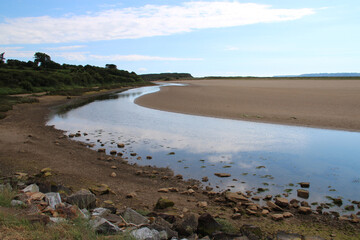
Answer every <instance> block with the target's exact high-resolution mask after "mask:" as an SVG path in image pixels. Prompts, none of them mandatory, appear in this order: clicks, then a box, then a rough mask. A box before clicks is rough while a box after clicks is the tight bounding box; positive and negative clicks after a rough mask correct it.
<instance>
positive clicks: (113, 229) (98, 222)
mask: <svg viewBox="0 0 360 240" xmlns="http://www.w3.org/2000/svg"><path fill="white" fill-rule="evenodd" d="M90 225H91V226H92V228H93V229H94V230H95V232H96V233H100V234H109V233H110V234H111V233H117V232H120V231H121V230H120V228H119V227H117V226H115V225H114V224H112V223H111V222H109V221H107V220H106V219H104V218H99V217H97V218H95V219H93V220H91V221H90Z"/></svg>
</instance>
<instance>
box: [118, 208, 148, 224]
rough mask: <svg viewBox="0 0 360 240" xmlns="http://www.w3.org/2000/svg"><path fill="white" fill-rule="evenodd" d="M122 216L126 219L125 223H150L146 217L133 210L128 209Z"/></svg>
mask: <svg viewBox="0 0 360 240" xmlns="http://www.w3.org/2000/svg"><path fill="white" fill-rule="evenodd" d="M122 216H123V217H124V219H125V221H126V222H128V223H133V224H136V225H140V224H147V223H149V220H148V219H147V218H146V217H144V216H143V215H141V214H140V213H138V212H136V211H134V210H132V209H131V208H126V209H125V211H124V212H123V214H122Z"/></svg>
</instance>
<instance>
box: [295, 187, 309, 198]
mask: <svg viewBox="0 0 360 240" xmlns="http://www.w3.org/2000/svg"><path fill="white" fill-rule="evenodd" d="M297 196H298V197H300V198H305V199H308V198H309V191H307V190H304V189H298V190H297Z"/></svg>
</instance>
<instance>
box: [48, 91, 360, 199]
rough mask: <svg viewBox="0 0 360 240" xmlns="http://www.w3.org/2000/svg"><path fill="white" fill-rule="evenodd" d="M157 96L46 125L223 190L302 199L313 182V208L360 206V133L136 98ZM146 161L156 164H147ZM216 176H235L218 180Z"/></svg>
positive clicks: (80, 111) (120, 101)
mask: <svg viewBox="0 0 360 240" xmlns="http://www.w3.org/2000/svg"><path fill="white" fill-rule="evenodd" d="M174 87H184V86H181V85H177V86H174ZM158 90H159V87H158V86H154V87H144V88H138V89H132V90H129V91H126V92H122V93H118V94H117V95H116V98H114V97H112V99H107V100H102V101H100V100H97V101H94V102H92V103H89V104H87V105H85V106H82V107H80V108H77V109H73V110H71V111H70V112H68V113H67V114H66V115H57V116H54V117H53V118H52V119H51V120H50V121H49V122H48V124H49V125H55V126H56V128H59V129H63V130H66V131H68V132H76V131H79V130H80V131H81V132H87V133H88V134H89V135H88V136H86V137H84V136H82V137H80V138H77V139H78V140H80V141H86V139H90V141H86V142H88V143H93V144H95V147H94V148H95V149H96V148H100V147H102V146H101V144H104V145H105V147H106V149H107V151H108V152H109V151H110V150H112V149H116V150H118V151H119V149H118V148H117V145H116V143H118V142H123V143H125V144H127V145H126V148H125V149H124V150H122V151H123V153H124V157H128V160H129V161H130V162H136V163H137V164H142V165H156V166H159V167H170V168H171V169H173V170H174V172H175V173H176V174H182V175H183V176H184V177H186V178H195V179H198V180H201V178H202V177H204V176H207V177H208V178H209V182H208V183H206V184H209V185H211V186H213V187H214V188H215V189H218V190H219V191H220V190H224V189H231V190H232V191H245V190H252V191H254V192H255V193H256V192H257V191H258V189H259V188H263V190H265V192H264V193H262V195H266V194H276V193H283V192H284V190H285V189H287V192H288V194H289V195H290V198H297V196H296V189H299V188H300V187H299V185H298V184H297V183H298V182H303V181H309V182H310V183H311V187H310V189H309V190H310V199H308V201H309V202H325V201H328V200H327V199H326V196H332V197H338V196H342V197H344V203H345V202H346V201H348V200H360V196H359V190H360V184H359V181H358V180H359V178H360V174H359V173H360V171H359V170H360V161H359V158H360V134H359V133H354V132H344V131H333V130H323V129H312V128H303V127H292V126H282V125H274V124H264V123H253V122H244V121H235V120H227V119H216V118H209V117H199V116H192V115H185V114H177V113H170V112H164V111H158V110H153V109H148V108H144V107H141V106H138V105H136V104H134V99H135V98H136V97H138V96H141V95H143V94H147V93H151V92H155V91H158ZM98 140H99V141H100V142H98ZM131 152H136V153H137V154H138V156H140V157H141V158H142V160H137V157H138V156H136V157H132V156H131V155H130V153H131ZM169 152H174V153H175V154H174V155H169V154H168V153H169ZM148 155H151V156H152V157H153V159H152V160H146V156H148ZM216 172H226V173H230V174H231V177H230V178H224V179H221V178H218V177H216V176H214V173H216ZM216 187H218V188H216ZM291 189H292V190H291ZM259 194H260V193H259Z"/></svg>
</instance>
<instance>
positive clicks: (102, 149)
mask: <svg viewBox="0 0 360 240" xmlns="http://www.w3.org/2000/svg"><path fill="white" fill-rule="evenodd" d="M97 151H98V152H99V153H104V152H106V149H105V148H99V149H98V150H97Z"/></svg>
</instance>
